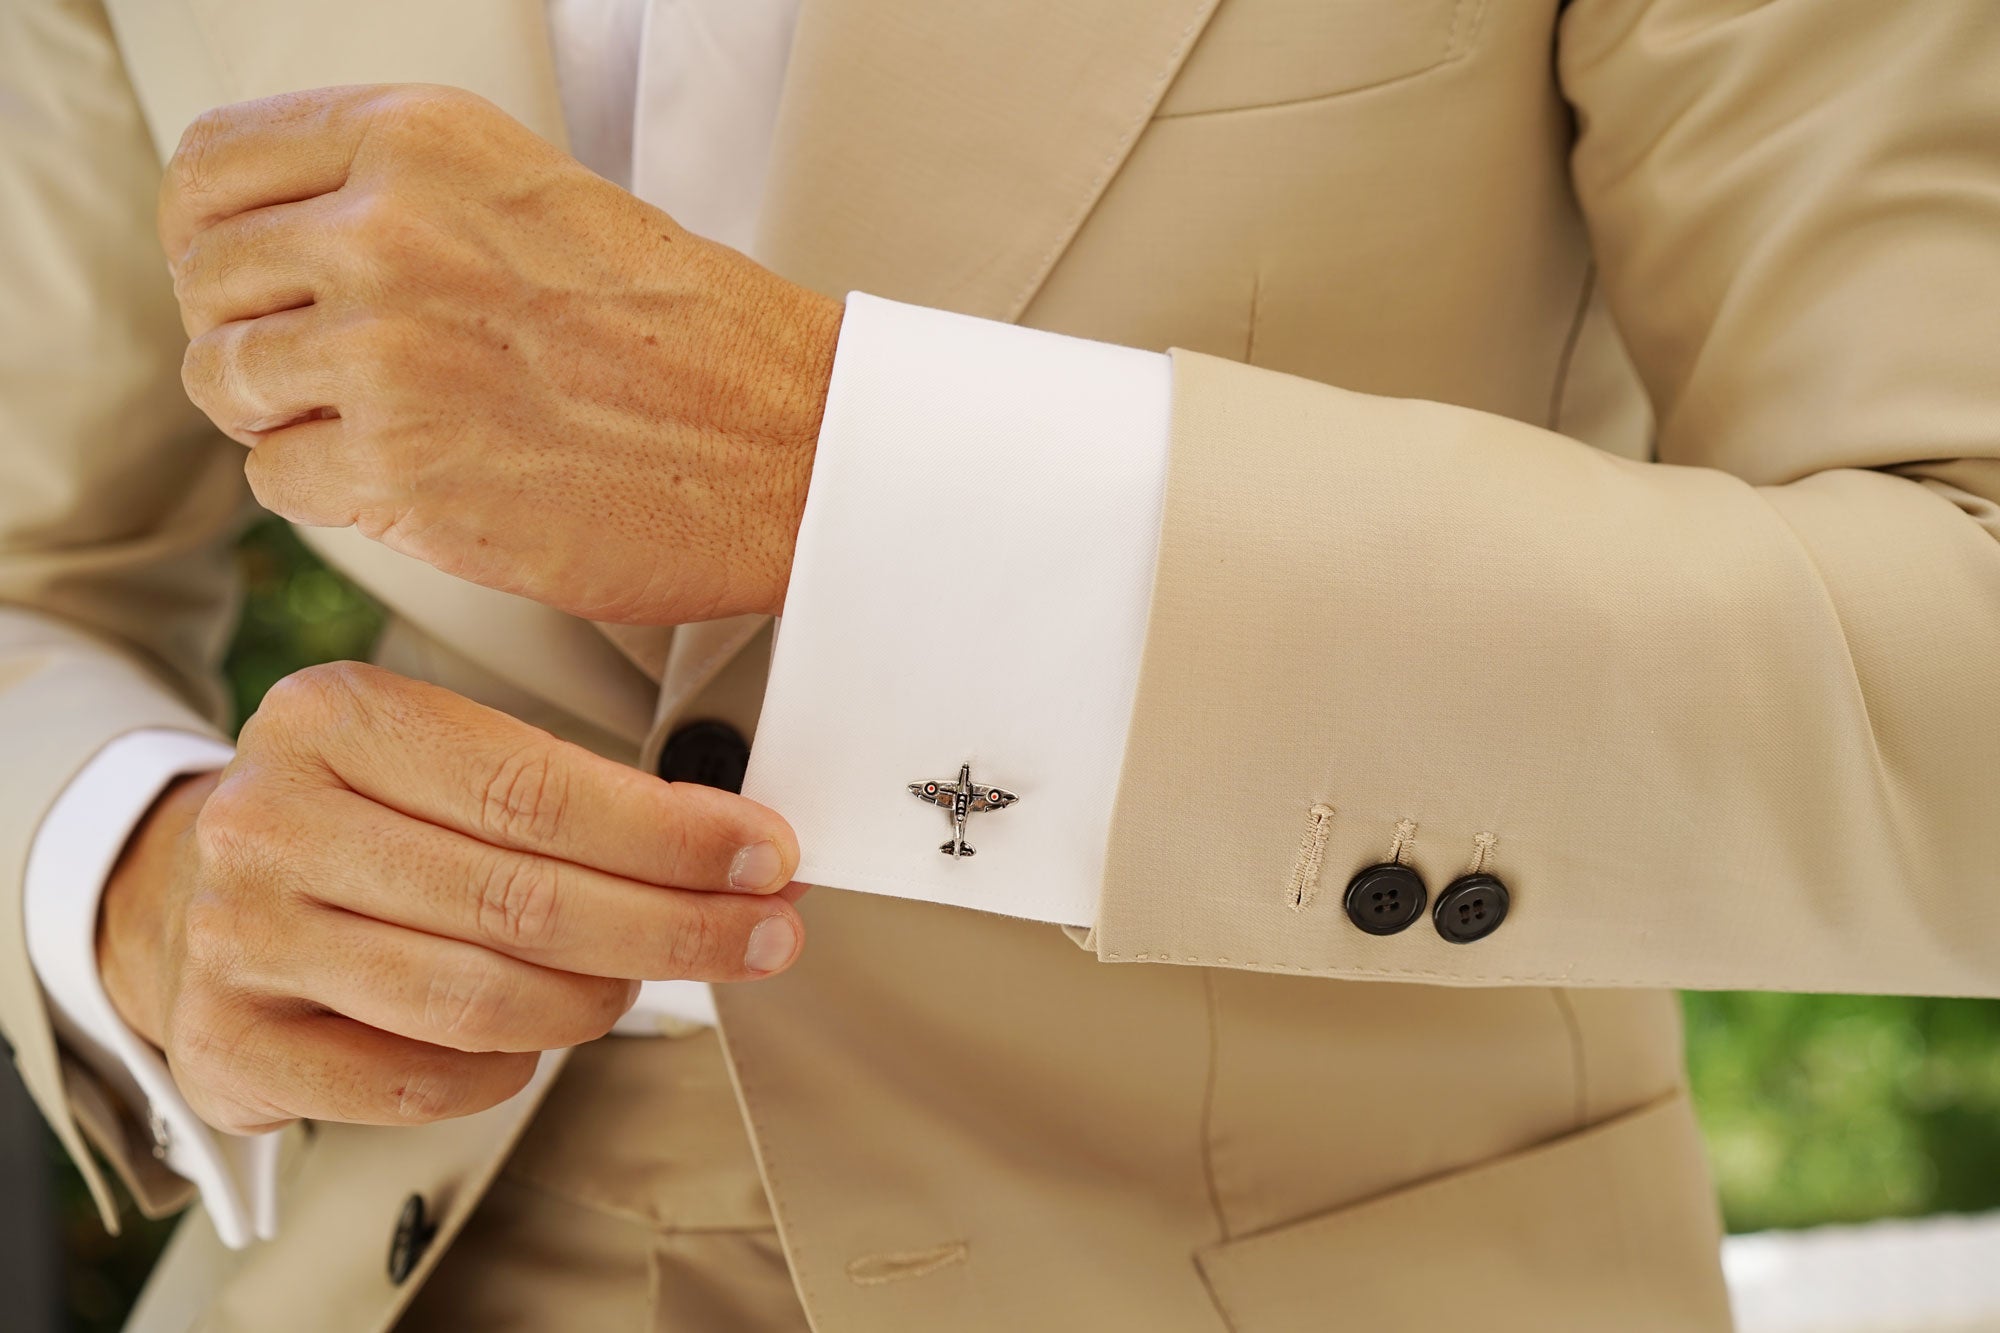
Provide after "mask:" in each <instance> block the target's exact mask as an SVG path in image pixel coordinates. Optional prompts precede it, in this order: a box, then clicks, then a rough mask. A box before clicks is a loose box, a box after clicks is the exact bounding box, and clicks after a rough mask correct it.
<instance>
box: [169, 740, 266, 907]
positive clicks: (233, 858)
mask: <svg viewBox="0 0 2000 1333" xmlns="http://www.w3.org/2000/svg"><path fill="white" fill-rule="evenodd" d="M261 805H262V798H261V797H260V796H259V795H258V793H257V790H256V788H255V786H254V785H253V784H251V783H249V782H247V781H245V780H244V779H243V778H242V777H240V776H232V777H227V778H225V779H224V780H223V781H222V782H220V783H218V784H217V785H216V788H215V790H214V791H212V792H210V793H209V794H208V798H207V799H206V800H204V801H203V802H202V803H201V809H199V810H197V811H195V815H194V835H193V836H194V846H195V851H196V852H197V853H198V854H199V856H200V859H201V861H202V863H203V864H205V865H212V866H215V865H219V866H229V865H234V864H236V863H238V862H240V861H242V860H243V859H245V857H246V856H247V855H248V854H249V853H250V852H251V851H252V850H253V849H254V848H255V846H256V845H257V844H258V842H259V840H260V835H261V832H262V829H263V826H264V815H263V812H262V810H261ZM213 901H215V895H213V894H197V895H195V896H194V897H193V898H191V899H190V900H189V901H188V905H187V911H188V921H189V929H190V930H191V931H192V929H193V928H194V924H195V920H196V917H197V914H198V913H199V914H201V915H202V916H206V915H207V912H208V910H209V908H208V905H209V904H210V903H211V902H213Z"/></svg>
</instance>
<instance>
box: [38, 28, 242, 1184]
mask: <svg viewBox="0 0 2000 1333" xmlns="http://www.w3.org/2000/svg"><path fill="white" fill-rule="evenodd" d="M158 182H159V165H158V160H157V158H156V157H155V156H154V153H153V148H152V143H151V140H150V139H149V138H148V136H147V132H146V127H145V125H144V124H143V123H142V120H141V116H140V112H139V109H138V106H137V104H136V102H135V100H134V97H133V94H132V91H131V89H130V86H129V85H128V83H127V80H126V77H125V73H124V70H123V68H122V66H121V64H120V60H119V56H118V52H117V49H116V47H115V45H114V43H113V41H112V38H111V34H110V30H109V28H108V26H107V24H106V21H105V18H104V16H103V14H102V12H101V11H100V10H99V9H98V7H97V6H96V5H94V4H76V3H62V4H58V3H55V0H29V2H28V3H21V4H10V5H6V6H4V7H0V238H4V243H0V736H5V737H6V741H7V762H6V763H5V764H4V765H0V1031H4V1035H5V1037H6V1039H7V1042H8V1044H9V1045H10V1046H11V1047H12V1048H13V1052H14V1059H15V1062H16V1064H17V1065H18V1067H19V1069H20V1072H21V1075H22V1078H23V1079H24V1081H25V1082H26V1084H27V1086H28V1089H29V1091H30V1092H31V1093H32V1094H33V1096H34V1098H35V1100H36V1102H37V1103H38V1104H39V1105H40V1107H41V1109H42V1110H43V1112H44V1113H45V1114H46V1115H47V1116H48V1118H49V1121H50V1123H51V1124H52V1126H53V1127H54V1128H55V1130H56V1132H57V1134H58V1136H59V1137H60V1138H61V1139H62V1141H63V1143H64V1144H65V1146H66V1147H67V1148H68V1149H69V1151H70V1153H71V1154H72V1156H74V1157H75V1158H76V1159H77V1160H78V1163H79V1165H80V1166H81V1167H83V1169H84V1171H85V1174H86V1177H87V1178H88V1179H89V1180H90V1181H91V1184H92V1186H93V1188H94V1190H95V1192H96V1193H97V1195H98V1198H99V1202H100V1205H104V1204H105V1200H106V1199H107V1197H108V1196H107V1195H106V1193H105V1190H104V1188H103V1182H102V1180H101V1178H100V1177H99V1176H98V1175H97V1173H96V1172H95V1170H94V1169H93V1167H92V1165H91V1163H90V1161H89V1159H88V1155H87V1154H86V1153H85V1151H84V1148H83V1136H82V1135H80V1134H79V1130H78V1126H79V1123H81V1124H82V1126H83V1128H84V1130H85V1131H86V1132H87V1133H88V1136H89V1137H90V1138H91V1139H93V1140H94V1141H95V1142H96V1146H97V1147H98V1148H99V1149H100V1151H102V1152H104V1153H105V1154H106V1156H107V1157H108V1158H109V1159H110V1160H111V1162H112V1163H113V1165H114V1166H116V1167H117V1168H118V1169H119V1170H120V1173H121V1174H122V1175H124V1176H125V1177H126V1179H127V1180H128V1182H129V1183H131V1184H132V1185H133V1186H134V1188H135V1191H136V1192H137V1193H138V1195H139V1197H140V1201H141V1203H142V1204H149V1205H153V1206H156V1207H163V1206H167V1205H170V1204H172V1203H174V1202H177V1201H178V1200H179V1199H180V1198H181V1197H182V1196H183V1195H184V1194H185V1190H184V1188H181V1187H179V1186H178V1184H177V1182H175V1181H173V1180H172V1179H171V1178H170V1177H167V1176H166V1175H165V1173H164V1172H163V1171H162V1170H161V1169H160V1168H158V1167H157V1166H156V1165H154V1164H153V1163H152V1161H151V1156H150V1153H149V1151H148V1149H149V1148H150V1143H149V1141H148V1140H147V1139H146V1136H145V1133H144V1131H143V1129H140V1128H138V1127H137V1125H136V1124H135V1122H134V1120H133V1118H132V1117H131V1116H130V1115H129V1114H124V1113H123V1111H122V1108H119V1107H116V1106H113V1105H110V1104H109V1103H108V1102H107V1098H106V1096H105V1094H104V1091H103V1089H102V1088H101V1087H98V1086H96V1085H95V1083H94V1081H93V1080H92V1079H91V1078H90V1076H89V1075H88V1074H86V1073H84V1072H83V1071H82V1069H81V1067H80V1066H78V1065H77V1064H76V1063H75V1062H74V1061H70V1060H67V1059H65V1058H64V1056H63V1055H62V1053H61V1052H60V1051H59V1049H58V1047H57V1043H56V1041H55V1038H54V1036H53V1034H52V1032H51V1030H50V1026H49V1021H48V1017H47V1014H46V1013H45V1011H44V1006H43V1002H42V997H41V993H40V991H39V989H38V988H37V986H36V983H35V979H34V972H33V970H32V968H31V967H30V965H29V960H28V955H27V949H26V944H25V941H24V939H23V935H22V926H21V919H22V916H21V897H20V895H21V892H22V872H23V867H24V863H25V861H26V858H27V853H28V848H29V845H30V842H31V841H32V839H33V837H34V833H35V829H36V827H37V825H38V823H39V822H40V820H41V817H42V814H43V812H44V811H45V810H47V809H48V807H49V805H50V803H51V802H52V801H53V800H54V798H55V796H56V795H57V793H59V792H60V791H61V789H62V788H63V786H64V785H65V784H66V783H67V782H68V781H69V779H70V778H71V776H72V775H74V774H75V773H76V772H77V771H78V770H79V769H80V768H82V767H83V765H84V764H85V763H86V762H87V761H88V760H89V759H90V757H91V755H92V754H94V753H95V752H96V751H97V750H98V749H99V748H101V747H102V746H103V745H104V744H105V743H106V742H108V741H109V740H111V739H112V738H113V737H116V736H118V735H121V734H123V733H125V732H128V731H131V730H134V729H136V728H140V727H174V728H183V729H186V730H189V731H196V732H203V733H207V734H216V725H215V724H216V721H217V719H218V718H219V717H220V716H221V713H222V691H221V689H220V680H219V675H218V672H217V664H218V662H219V660H220V657H221V653H222V649H223V646H224V644H225V642H226V637H227V634H228V632H229V629H230V627H231V625H232V622H233V619H234V589H233V584H232V579H231V576H230V572H229V571H230V568H231V555H230V549H229V547H230V538H231V536H232V535H233V533H234V532H235V530H236V529H237V527H238V526H239V521H240V519H241V517H242V516H243V514H244V512H245V510H244V504H245V488H244V485H243V481H242V461H241V457H240V451H238V450H237V449H236V448H235V447H234V446H233V445H231V444H230V443H229V442H228V441H227V440H224V439H222V438H221V437H220V436H218V435H217V434H215V432H214V431H213V430H212V428H210V427H209V425H208V423H207V422H206V421H205V420H204V419H203V418H202V417H201V416H200V414H199V413H197V412H196V411H195V409H194V408H193V407H192V406H191V405H190V404H189V403H188V401H187V398H186V395H185V394H184V393H183V392H182V390H181V385H180V375H179V370H180V359H181V351H182V348H183V347H184V346H185V341H186V340H185V338H184V337H183V336H182V332H181V329H180V325H179V319H178V316H177V313H176V311H175V307H174V301H173V293H172V289H171V284H170V279H169V277H168V275H167V271H166V266H165V262H164V260H163V259H162V258H161V256H160V253H159V248H158V244H157V242H156V241H155V240H154V238H153V235H152V217H153V202H154V196H155V192H156V190H157V187H158Z"/></svg>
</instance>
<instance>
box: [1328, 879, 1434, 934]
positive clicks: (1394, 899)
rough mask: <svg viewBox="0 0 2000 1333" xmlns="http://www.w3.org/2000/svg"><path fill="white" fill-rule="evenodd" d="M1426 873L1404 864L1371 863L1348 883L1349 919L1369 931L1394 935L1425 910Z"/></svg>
mask: <svg viewBox="0 0 2000 1333" xmlns="http://www.w3.org/2000/svg"><path fill="white" fill-rule="evenodd" d="M1425 896H1426V894H1425V890H1424V880H1423V876H1421V875H1419V874H1418V873H1417V872H1416V871H1414V870H1412V869H1410V868H1409V867H1408V866H1405V865H1397V864H1395V863H1394V862H1386V863H1384V864H1382V865H1378V866H1369V867H1368V868H1367V869H1366V870H1364V871H1362V872H1361V873H1360V874H1358V875H1356V876H1355V877H1354V878H1353V879H1352V880H1350V881H1348V885H1347V900H1346V907H1347V919H1348V920H1349V921H1352V922H1353V923H1354V924H1355V925H1357V926H1359V927H1361V928H1362V929H1363V930H1365V931H1367V932H1368V933H1369V934H1370V935H1393V934H1395V933H1396V932H1397V931H1399V930H1401V929H1402V928H1403V927H1405V926H1407V925H1409V924H1410V923H1411V922H1412V921H1415V920H1416V919H1417V918H1418V917H1420V916H1422V915H1423V914H1424V898H1425Z"/></svg>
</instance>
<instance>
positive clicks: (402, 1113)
mask: <svg viewBox="0 0 2000 1333" xmlns="http://www.w3.org/2000/svg"><path fill="white" fill-rule="evenodd" d="M387 1100H388V1102H389V1105H390V1106H391V1107H392V1108H393V1109H394V1111H395V1114H396V1118H397V1119H399V1120H402V1121H405V1122H407V1123H409V1124H413V1125H427V1124H430V1123H431V1122H433V1121H437V1120H448V1119H450V1118H452V1117H453V1116H457V1115H463V1114H464V1113H465V1112H466V1110H468V1109H469V1108H468V1107H467V1106H466V1101H467V1098H466V1087H465V1081H464V1079H463V1078H462V1077H460V1076H459V1073H458V1071H457V1069H456V1068H455V1067H454V1066H453V1065H451V1064H450V1063H449V1062H446V1061H442V1060H420V1061H418V1062H416V1063H415V1064H413V1065H411V1066H410V1067H408V1068H407V1069H404V1070H402V1071H400V1073H399V1074H398V1075H397V1076H396V1077H394V1078H392V1079H391V1080H390V1081H389V1088H388V1096H387Z"/></svg>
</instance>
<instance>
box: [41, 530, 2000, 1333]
mask: <svg viewBox="0 0 2000 1333" xmlns="http://www.w3.org/2000/svg"><path fill="white" fill-rule="evenodd" d="M242 562H243V569H244V576H245V580H246V584H247V598H246V601H245V604H244V608H243V623H242V628H241V629H240V630H239V632H238V634H237V637H236V641H235V645H234V647H233V648H232V649H231V651H230V654H229V659H228V670H229V675H230V680H231V682H232V684H233V686H234V688H235V692H236V704H237V709H238V717H239V718H241V717H243V716H247V715H248V714H249V713H250V711H251V710H253V709H254V708H255V707H256V705H257V701H258V700H259V699H260V698H262V697H263V693H264V691H265V690H266V689H268V688H269V687H270V685H271V683H272V682H273V681H275V680H277V679H278V678H279V677H281V676H283V675H285V674H286V673H288V672H290V671H293V670H296V669H297V668H299V667H301V666H305V665H307V664H309V663H312V662H320V661H330V660H334V659H337V658H343V657H364V656H366V655H367V653H368V649H369V645H370V644H371V643H373V641H374V638H375V635H376V634H377V633H378V632H379V631H380V629H381V624H382V615H381V611H380V609H379V608H377V607H376V606H375V605H374V604H373V603H372V602H370V601H369V600H368V599H367V598H366V597H365V596H363V595H362V594H361V593H359V592H357V591H355V590H354V589H353V588H352V587H351V586H349V585H348V584H347V583H346V582H345V581H344V580H342V579H341V578H340V577H339V576H337V575H335V574H333V573H332V572H330V571H329V570H327V569H326V568H325V567H324V566H322V565H321V564H320V563H319V562H318V561H317V560H315V559H314V558H313V557H312V556H311V554H310V553H309V552H307V551H306V549H305V548H304V547H303V546H302V545H300V543H299V541H298V539H297V538H296V537H295V536H293V535H292V533H291V532H290V530H289V529H288V528H286V527H285V526H284V525H282V524H279V523H275V522H272V523H266V524H264V525H262V526H260V527H257V528H255V529H253V530H252V531H251V532H250V533H249V534H248V535H247V536H246V537H245V539H244V541H243V544H242ZM1686 1009H1687V1020H1688V1059H1689V1067H1690V1073H1691V1077H1692V1079H1693V1084H1694V1091H1695V1099H1696V1102H1697V1104H1698V1105H1699V1107H1700V1111H1701V1117H1702V1123H1703V1126H1704V1129H1705V1131H1706V1133H1707V1136H1708V1143H1709V1150H1710V1155H1711V1157H1712V1159H1713V1161H1714V1164H1715V1173H1716V1179H1717V1183H1718V1185H1719V1187H1720V1189H1721V1192H1722V1200H1723V1209H1724V1213H1725V1215H1726V1217H1727V1219H1728V1223H1729V1226H1730V1229H1731V1230H1732V1231H1752V1230H1761V1229H1764V1228H1768V1227H1801V1226H1811V1225H1814V1224H1816V1223H1821V1222H1853V1221H1862V1220H1866V1219H1869V1218H1875V1217H1888V1216H1918V1215H1922V1214H1926V1213H1933V1212H1960V1211H1964V1212H1970V1211H1979V1210H1984V1209H1993V1208H2000V1003H1996V1002H1988V1001H1974V1000H1929V999H1897V998H1874V997H1852V996H1825V995H1772V994H1761V993H1744V994H1695V995H1689V996H1688V997H1687V1000H1686ZM53 1143H54V1141H53V1139H51V1140H50V1145H51V1155H52V1157H58V1158H59V1154H58V1153H56V1151H55V1149H54V1146H53ZM61 1169H62V1171H63V1174H64V1182H63V1200H64V1206H65V1217H64V1233H65V1238H66V1241H67V1244H68V1283H69V1292H70V1302H71V1309H72V1311H73V1315H72V1318H73V1321H74V1328H75V1330H76V1333H98V1331H99V1330H106V1331H107V1333H108V1330H112V1329H115V1328H116V1327H117V1326H118V1322H119V1320H120V1319H121V1318H122V1314H123V1311H124V1310H125V1308H126V1307H127V1305H128V1304H129V1302H130V1300H131V1298H132V1296H133V1295H134V1294H135V1293H136V1291H137V1287H138V1283H139V1282H140V1280H141V1279H142V1277H143V1275H144V1272H145V1270H146V1268H147V1266H148V1265H149V1264H150V1263H151V1262H152V1258H153V1255H154V1254H155V1253H157V1250H158V1247H159V1245H160V1244H161V1243H162V1242H163V1240H164V1237H165V1234H166V1230H167V1226H166V1225H165V1224H145V1223H138V1224H133V1222H132V1219H130V1218H129V1215H128V1229H127V1231H126V1234H125V1235H124V1236H123V1237H122V1238H120V1239H118V1240H115V1241H114V1240H112V1239H110V1238H109V1237H106V1236H105V1235H104V1234H103V1232H102V1231H101V1230H100V1229H99V1227H98V1224H97V1220H96V1214H95V1213H94V1211H92V1210H91V1208H90V1206H89V1201H88V1199H87V1198H86V1197H85V1196H84V1193H83V1187H82V1183H81V1181H79V1180H78V1179H77V1178H76V1176H75V1174H74V1173H73V1172H71V1171H69V1169H68V1168H67V1166H64V1167H62V1168H61Z"/></svg>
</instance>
